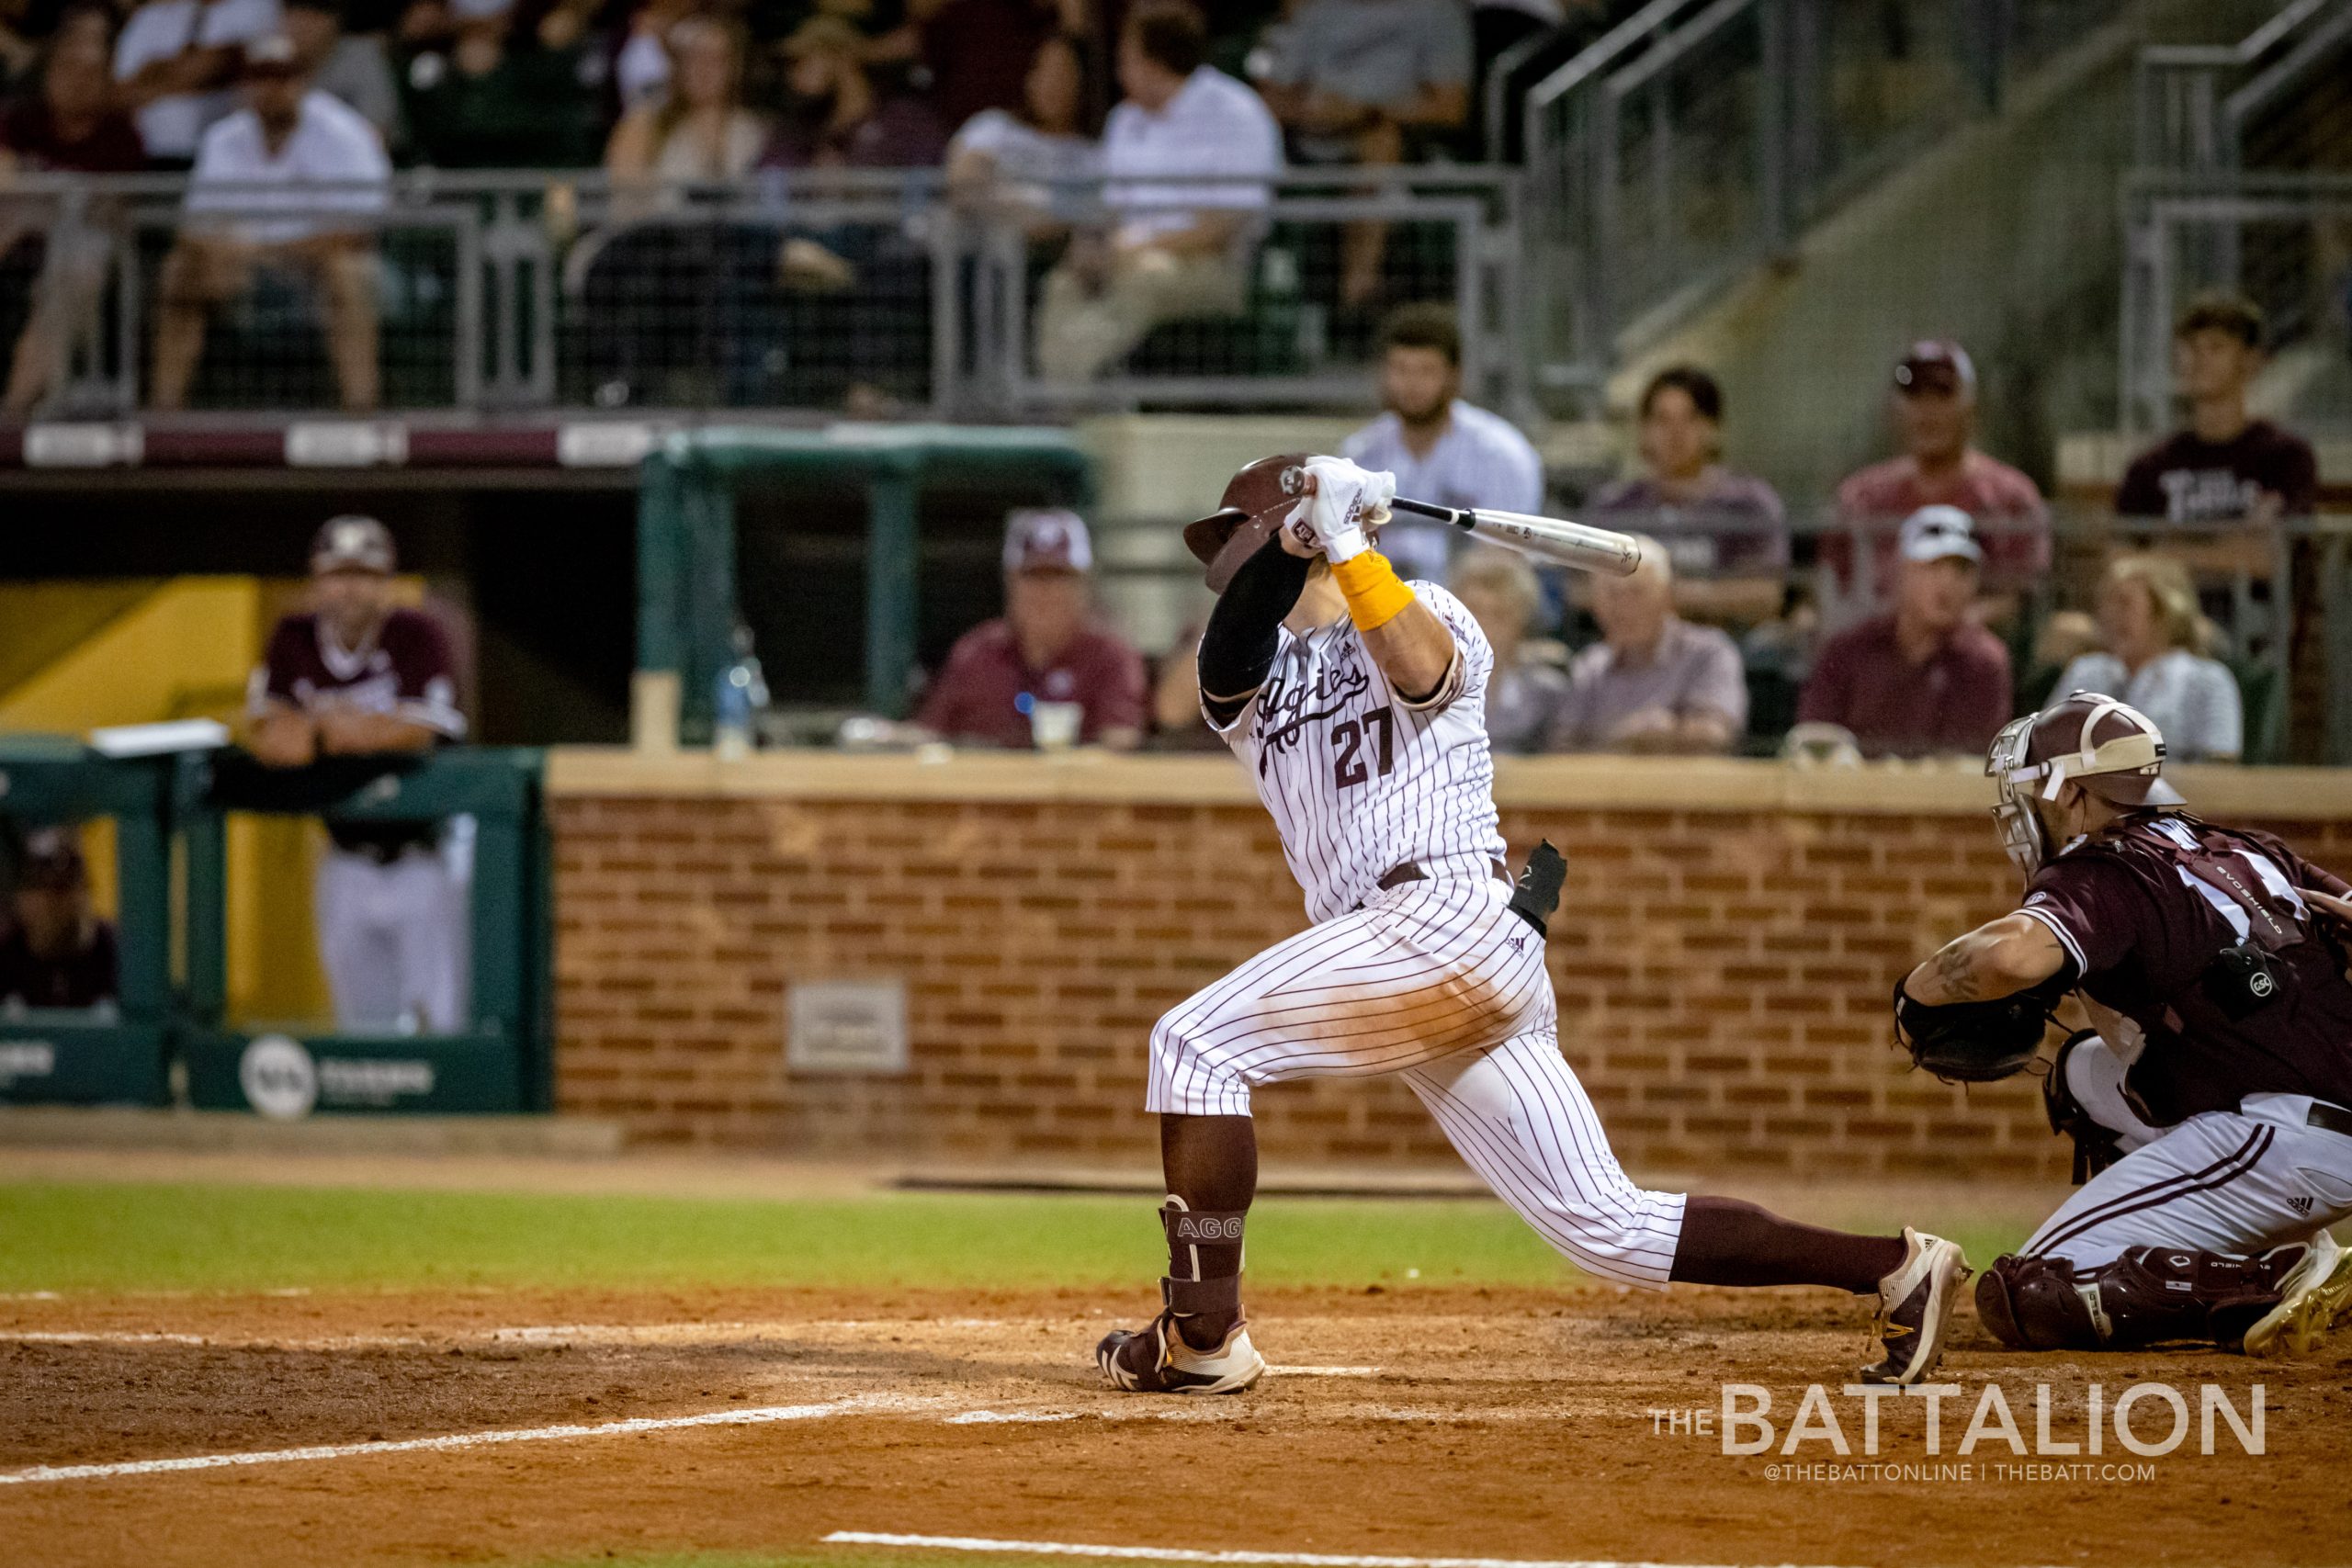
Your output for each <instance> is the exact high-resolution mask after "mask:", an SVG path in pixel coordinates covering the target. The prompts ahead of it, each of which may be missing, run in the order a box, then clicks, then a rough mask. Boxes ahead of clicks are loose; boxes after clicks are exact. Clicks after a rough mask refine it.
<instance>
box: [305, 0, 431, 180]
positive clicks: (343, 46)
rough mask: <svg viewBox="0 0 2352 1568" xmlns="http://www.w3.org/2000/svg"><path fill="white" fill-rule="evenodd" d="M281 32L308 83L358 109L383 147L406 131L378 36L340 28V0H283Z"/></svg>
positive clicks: (398, 96)
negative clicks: (356, 34)
mask: <svg viewBox="0 0 2352 1568" xmlns="http://www.w3.org/2000/svg"><path fill="white" fill-rule="evenodd" d="M284 4H285V6H286V36H287V37H288V38H289V39H292V40H293V41H294V60H295V63H296V65H297V66H298V67H299V68H300V70H301V71H302V73H304V74H306V75H307V76H309V77H310V78H311V86H313V87H316V88H317V89H318V90H319V91H320V92H322V93H324V94H326V95H327V96H329V97H331V98H339V99H341V100H342V101H343V102H344V103H345V104H347V105H349V106H350V107H353V108H355V109H357V110H358V111H359V118H362V119H364V120H366V121H367V122H368V124H370V125H372V126H374V127H375V128H376V134H377V135H378V136H379V137H380V138H381V139H382V140H383V143H384V145H385V146H386V147H387V148H397V147H399V146H400V145H401V141H402V140H403V138H404V137H405V135H406V131H405V130H404V128H403V127H402V126H401V90H400V87H399V86H398V85H396V84H395V83H394V82H393V81H392V65H391V62H390V60H389V59H387V58H386V57H385V54H384V40H383V39H379V38H375V37H372V36H354V35H350V34H346V33H345V31H344V30H343V0H284Z"/></svg>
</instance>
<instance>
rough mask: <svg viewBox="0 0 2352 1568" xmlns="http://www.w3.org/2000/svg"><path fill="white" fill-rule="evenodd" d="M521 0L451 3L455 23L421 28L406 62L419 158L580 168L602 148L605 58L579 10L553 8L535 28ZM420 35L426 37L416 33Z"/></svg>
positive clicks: (438, 162)
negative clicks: (522, 22) (586, 33)
mask: <svg viewBox="0 0 2352 1568" xmlns="http://www.w3.org/2000/svg"><path fill="white" fill-rule="evenodd" d="M514 6H515V0H449V4H448V6H447V17H448V28H447V32H446V34H444V33H442V32H441V31H439V30H438V29H435V28H417V29H416V31H415V33H413V34H412V41H413V42H416V43H419V44H421V47H418V48H416V49H415V51H414V52H413V53H411V54H410V55H409V56H408V57H407V60H406V62H405V63H404V65H403V66H402V69H401V76H402V80H403V85H404V91H405V98H404V101H403V103H402V105H401V108H402V112H403V113H404V114H405V115H406V116H407V118H408V128H409V136H410V139H411V141H413V144H414V148H415V152H416V156H417V158H418V160H419V161H420V162H423V163H426V164H434V165H435V166H436V167H439V168H445V169H581V168H587V167H590V166H592V165H593V164H595V162H596V159H597V154H598V152H599V151H600V150H601V149H602V148H603V146H604V138H605V124H604V120H605V111H604V74H605V57H604V55H603V54H602V53H601V52H599V51H594V50H592V49H589V48H587V47H585V46H584V45H583V44H582V41H581V39H580V34H579V18H578V16H577V14H576V13H575V12H574V11H573V10H571V9H570V8H568V7H563V6H559V7H558V8H557V9H555V10H552V11H550V12H548V14H547V15H546V17H543V18H542V19H541V22H540V24H539V27H538V28H537V29H536V30H535V31H533V32H531V33H528V34H524V33H518V32H517V30H516V28H515V16H514ZM419 35H421V36H419Z"/></svg>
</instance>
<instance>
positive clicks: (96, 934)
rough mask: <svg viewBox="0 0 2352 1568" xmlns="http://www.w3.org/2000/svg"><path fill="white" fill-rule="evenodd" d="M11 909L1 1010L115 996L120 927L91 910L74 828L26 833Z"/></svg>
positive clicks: (1, 936) (90, 1004)
mask: <svg viewBox="0 0 2352 1568" xmlns="http://www.w3.org/2000/svg"><path fill="white" fill-rule="evenodd" d="M10 905H11V908H13V911H14V913H15V916H16V919H14V920H13V921H11V922H9V923H8V924H6V925H5V926H0V1010H13V1009H17V1008H94V1007H99V1006H103V1005H104V1004H106V1003H107V1002H111V1001H112V1000H113V999H114V997H115V976H116V952H115V934H114V925H113V922H111V921H109V920H103V919H99V918H98V917H97V915H96V914H95V913H93V912H92V910H91V908H90V872H89V867H88V866H87V865H86V864H85V863H84V861H83V859H82V844H81V840H80V839H79V837H78V836H77V835H76V834H75V832H74V829H71V828H42V829H36V830H35V831H33V832H31V833H28V834H27V835H26V837H25V851H24V855H23V857H22V859H21V860H20V861H19V862H18V863H17V889H16V893H15V895H14V896H13V897H12V898H11V899H10Z"/></svg>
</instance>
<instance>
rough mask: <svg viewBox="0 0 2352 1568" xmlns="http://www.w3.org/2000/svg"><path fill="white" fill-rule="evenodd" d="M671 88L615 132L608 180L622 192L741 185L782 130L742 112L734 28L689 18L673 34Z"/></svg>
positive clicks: (609, 146)
mask: <svg viewBox="0 0 2352 1568" xmlns="http://www.w3.org/2000/svg"><path fill="white" fill-rule="evenodd" d="M668 45H669V53H670V58H671V60H672V61H673V69H672V72H671V74H670V77H669V85H668V87H667V88H666V89H665V90H664V91H663V92H662V94H661V95H660V96H658V97H657V98H656V99H655V100H654V101H653V102H652V103H650V104H648V105H645V106H643V107H638V108H634V109H631V110H629V111H628V113H627V114H626V115H623V116H622V117H621V122H620V124H618V125H616V126H615V127H614V128H613V136H612V140H611V141H609V142H607V143H606V144H605V173H607V174H609V175H612V177H613V181H614V184H615V185H616V186H631V185H642V184H647V183H650V182H670V181H723V180H735V179H741V177H742V176H744V175H747V174H749V173H751V172H752V168H753V167H754V166H755V165H757V164H758V163H759V161H760V155H761V153H762V152H765V151H766V149H767V145H768V139H769V138H770V137H771V136H772V135H773V134H774V133H775V126H774V124H773V122H771V121H770V120H769V118H767V116H765V115H763V114H756V113H753V112H752V110H750V109H748V108H745V107H743V41H742V38H741V34H739V33H738V32H737V31H736V30H735V29H734V28H731V27H729V25H728V24H726V23H724V22H720V21H717V20H715V19H713V18H711V17H687V18H686V19H685V20H684V21H682V22H680V23H678V24H677V25H676V26H675V27H673V28H671V29H670V36H669V39H668Z"/></svg>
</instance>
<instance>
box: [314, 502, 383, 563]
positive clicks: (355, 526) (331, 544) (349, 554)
mask: <svg viewBox="0 0 2352 1568" xmlns="http://www.w3.org/2000/svg"><path fill="white" fill-rule="evenodd" d="M396 560H397V557H396V555H395V554H394V552H393V549H392V531H391V530H390V529H389V528H387V527H385V526H384V525H382V524H381V523H379V522H377V521H376V520H375V519H374V518H373V517H362V516H359V515H358V514H357V513H345V514H344V515H343V516H341V517H330V518H328V519H327V520H326V521H325V522H324V523H322V524H321V525H319V531H318V533H317V535H316V536H313V537H312V538H311V570H312V571H314V572H319V571H386V572H388V571H390V570H392V567H393V565H394V564H395V562H396Z"/></svg>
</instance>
